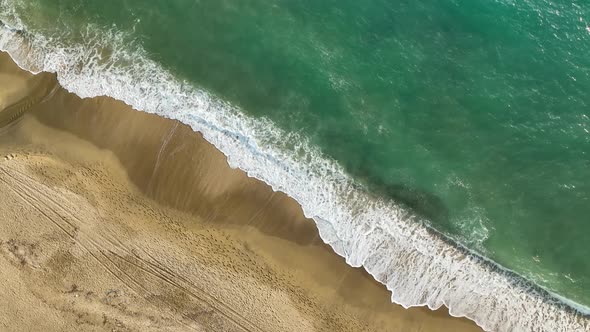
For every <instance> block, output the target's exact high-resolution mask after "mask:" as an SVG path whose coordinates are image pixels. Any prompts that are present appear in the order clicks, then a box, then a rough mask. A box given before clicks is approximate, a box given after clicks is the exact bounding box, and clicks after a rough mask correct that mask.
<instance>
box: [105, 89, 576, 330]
mask: <svg viewBox="0 0 590 332" xmlns="http://www.w3.org/2000/svg"><path fill="white" fill-rule="evenodd" d="M99 98H100V97H99ZM126 102H127V101H126ZM131 104H133V103H131ZM179 116H180V118H182V116H183V115H179ZM183 122H185V121H183ZM193 128H194V127H193ZM193 130H198V129H193ZM210 139H211V137H209V138H208V139H207V140H210ZM226 148H229V147H227V146H226ZM230 157H231V156H230ZM230 157H228V158H229V159H230V160H229V161H230V163H231V164H232V167H240V164H237V165H236V163H235V161H234V162H232V160H231V158H230ZM248 175H249V176H252V177H255V178H261V175H260V174H257V173H255V172H254V173H252V172H250V173H249V174H248ZM262 178H263V180H264V177H262ZM261 181H262V180H261ZM273 189H275V188H273ZM275 190H276V191H282V190H281V188H280V187H279V188H276V189H275ZM295 200H296V199H295ZM379 208H380V207H379V206H377V207H376V209H379ZM314 219H315V221H316V222H322V223H323V224H325V223H327V222H326V221H325V220H323V221H322V220H321V218H314ZM332 226H334V225H331V226H330V225H323V226H322V225H320V233H322V232H323V234H324V235H323V236H324V238H325V239H326V242H327V243H329V245H331V246H332V247H333V248H334V250H336V252H337V253H338V254H339V255H341V256H347V255H346V254H345V253H346V249H345V248H343V247H342V246H343V244H342V243H341V242H342V241H341V239H340V238H338V237H337V236H336V237H334V236H335V235H334V234H332V231H333V229H330V228H329V227H332ZM326 227H328V228H326ZM415 231H416V230H412V229H402V232H400V234H396V235H395V236H397V237H400V236H401V237H404V235H408V234H411V235H413V234H414V232H415ZM423 231H424V230H420V232H423ZM427 232H429V233H431V232H432V230H427ZM404 233H407V234H404ZM435 235H436V236H437V241H442V242H445V243H447V244H448V243H449V241H450V240H449V239H446V238H444V237H442V236H440V234H435ZM391 236H393V235H391ZM418 237H419V239H418V240H420V241H424V240H423V239H424V238H432V237H433V234H429V235H426V234H424V233H421V234H419V235H418ZM410 238H411V236H410ZM392 242H394V241H392ZM452 246H453V248H454V249H453V250H455V251H457V252H456V253H454V254H452V255H463V256H467V257H463V258H462V259H461V260H465V258H467V260H468V261H470V264H481V263H485V264H490V265H492V267H493V268H495V269H498V268H500V269H501V267H498V266H497V264H495V263H490V262H489V261H487V260H486V259H485V258H481V257H479V256H476V257H469V256H470V255H472V253H470V252H469V253H468V254H467V255H466V254H465V252H463V251H464V250H466V249H465V248H461V246H458V245H457V244H452ZM462 250H463V251H462ZM371 258H372V257H356V258H354V259H352V260H351V258H350V257H347V262H348V263H349V265H351V266H357V265H363V264H364V263H365V262H366V261H367V260H369V261H370V260H371ZM452 259H453V258H452V257H451V260H452ZM424 268H425V267H424ZM482 270H483V271H487V272H485V273H494V274H499V275H501V276H499V277H502V276H504V275H508V276H511V277H512V273H511V272H510V271H509V270H506V269H503V270H502V272H501V273H500V272H498V271H495V272H490V267H489V266H486V267H485V268H483V269H482ZM415 271H416V273H420V272H419V271H421V270H420V269H416V270H415ZM369 273H370V274H371V275H374V277H375V279H376V280H379V281H380V282H382V283H384V284H387V285H388V289H390V290H391V291H392V293H394V294H393V296H394V297H395V296H396V293H397V296H399V293H400V291H399V290H400V288H395V287H394V286H396V284H395V282H394V281H393V280H392V279H391V277H390V276H387V275H385V276H382V275H381V273H379V272H377V273H371V272H369ZM445 273H446V272H445ZM474 273H476V271H474ZM517 276H518V278H520V279H518V280H510V278H508V277H506V278H504V277H505V276H504V277H502V278H501V279H502V280H500V281H499V283H500V284H499V286H502V285H505V284H510V285H512V286H514V285H515V284H516V285H517V286H516V288H517V291H519V292H521V291H522V293H521V294H525V296H527V297H531V298H533V299H535V300H534V301H532V302H539V301H541V302H542V303H544V304H545V305H546V306H547V308H548V309H547V310H554V309H556V310H566V311H567V312H569V315H572V314H573V315H574V316H577V318H576V317H573V318H572V319H573V321H571V320H570V322H573V323H575V324H580V326H583V325H584V324H585V323H584V322H585V320H584V319H585V317H580V316H578V315H579V314H582V313H578V311H577V310H576V309H572V308H570V307H569V306H567V305H565V304H555V303H550V302H551V300H552V299H554V298H555V297H553V296H551V294H549V293H548V292H546V291H544V290H542V288H540V287H537V286H535V287H537V288H533V290H532V291H533V293H534V294H532V295H531V294H528V293H527V292H529V291H530V289H525V286H526V287H528V286H531V285H530V284H526V285H522V284H519V281H520V280H524V278H522V277H520V276H519V275H517ZM480 277H481V276H480ZM486 277H489V276H486ZM495 277H498V276H495ZM433 278H434V279H436V276H433ZM469 278H471V277H469ZM434 279H433V280H434ZM469 280H471V279H469ZM404 282H405V283H408V282H411V279H407V280H405V281H404ZM425 283H428V281H426V282H425ZM527 283H528V282H527ZM456 284H461V283H460V282H456ZM467 284H468V283H467ZM392 285H393V286H392ZM390 287H392V288H390ZM424 291H426V292H431V291H432V290H431V289H428V288H425V289H424ZM434 291H435V292H436V293H438V292H439V291H438V290H434ZM539 293H540V294H539ZM544 295H549V296H550V297H551V298H547V297H546V296H544ZM423 296H428V295H423ZM394 297H392V301H394V302H396V303H402V304H403V303H408V302H410V304H409V305H407V307H412V306H417V305H428V306H429V307H430V308H439V307H440V306H442V305H445V306H447V307H451V310H450V312H451V315H456V316H466V317H469V314H466V313H465V312H464V310H465V308H468V306H458V305H457V303H455V304H452V305H449V304H448V303H447V301H445V299H444V298H443V299H434V301H435V302H434V303H433V302H429V301H426V302H419V303H414V302H415V300H414V299H409V301H408V299H404V298H399V297H398V298H394ZM538 297H541V300H539V299H538ZM429 300H430V299H429ZM452 300H454V301H455V302H456V301H458V300H464V299H461V298H457V299H455V298H452ZM506 306H511V304H508V305H506ZM554 306H555V307H554ZM404 307H406V305H404ZM457 308H458V309H457ZM551 308H553V309H551ZM528 309H531V310H532V311H535V310H534V309H532V308H528ZM497 310H500V308H498V309H497ZM472 319H474V320H476V321H478V324H480V325H481V324H483V325H485V326H487V328H488V329H491V328H492V327H490V325H488V323H485V322H483V321H481V319H482V318H481V317H480V318H474V317H472ZM568 320H569V318H568ZM576 321H577V323H576ZM497 323H498V322H495V324H497ZM501 323H503V324H508V325H507V326H512V324H516V322H501ZM521 323H523V322H521ZM529 323H530V322H529ZM524 324H526V322H524ZM491 326H493V327H494V328H497V327H496V326H495V325H491Z"/></svg>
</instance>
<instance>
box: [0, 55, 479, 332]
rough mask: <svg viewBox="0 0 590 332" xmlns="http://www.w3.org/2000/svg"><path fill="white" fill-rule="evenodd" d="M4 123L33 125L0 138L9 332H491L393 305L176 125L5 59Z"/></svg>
mask: <svg viewBox="0 0 590 332" xmlns="http://www.w3.org/2000/svg"><path fill="white" fill-rule="evenodd" d="M27 98H29V99H28V101H27V102H25V103H23V100H25V99H27ZM19 102H20V103H19ZM11 105H12V106H11ZM7 106H8V108H7ZM0 109H5V110H8V111H11V110H12V111H11V112H13V113H15V114H16V115H20V114H21V113H23V112H24V111H28V112H25V113H24V115H22V116H20V117H19V118H18V119H17V120H16V121H12V122H11V123H10V125H8V126H5V127H3V128H0V197H1V202H0V280H1V282H0V330H1V331H191V330H194V331H298V332H299V331H478V330H480V329H479V328H478V327H477V326H476V325H475V324H474V323H472V322H470V321H468V320H465V319H458V318H453V317H450V316H449V315H448V314H447V313H446V311H444V310H439V311H436V312H433V311H430V310H428V309H425V308H413V309H409V310H406V309H403V308H402V307H401V306H398V305H395V304H391V303H390V300H389V296H390V294H389V292H388V291H387V290H386V289H385V287H384V286H382V285H381V284H378V283H377V282H375V281H374V280H373V279H372V278H371V276H369V275H368V274H367V273H366V272H365V271H364V270H362V269H355V268H352V267H350V266H348V265H346V264H345V262H344V260H343V259H342V258H341V257H339V256H337V255H336V254H334V253H333V252H332V251H331V249H330V248H329V247H328V246H326V245H325V244H323V243H322V242H321V239H319V237H318V232H317V230H316V228H315V226H314V224H313V222H312V221H311V220H307V219H305V217H304V216H303V213H302V211H301V208H300V207H299V205H298V204H297V203H296V202H295V201H293V200H292V199H290V198H289V197H287V196H286V195H284V194H282V193H276V192H273V191H272V190H271V189H270V187H269V186H267V185H266V184H264V183H262V182H260V181H258V180H255V179H252V178H248V177H247V176H246V175H245V174H244V173H243V172H242V171H239V170H235V169H231V168H230V167H229V166H228V165H227V162H226V160H225V157H224V156H223V155H222V154H221V153H220V152H219V151H217V150H216V149H215V148H214V147H213V146H211V145H210V144H209V143H207V142H206V141H205V140H204V139H203V138H202V137H201V136H200V135H199V134H197V133H194V132H192V131H191V130H190V129H189V128H188V127H186V126H184V125H182V124H180V123H178V122H176V121H172V120H167V119H163V118H160V117H157V116H154V115H149V114H145V113H142V112H138V111H134V110H131V109H130V108H129V107H127V106H126V105H124V104H122V103H119V102H117V101H114V100H111V99H109V98H94V99H86V100H81V99H80V98H78V97H77V96H74V95H71V94H69V93H67V92H65V91H64V90H63V89H61V88H59V87H58V86H57V85H56V84H55V79H54V77H53V75H50V74H41V75H38V76H32V75H30V74H28V73H25V72H23V71H21V70H19V69H18V68H17V67H16V66H15V65H14V64H13V63H12V61H11V60H10V59H9V58H8V56H7V55H6V54H0ZM15 109H16V110H18V112H15V111H14V110H15ZM3 112H4V115H3ZM5 115H6V111H0V120H1V119H2V117H3V116H5Z"/></svg>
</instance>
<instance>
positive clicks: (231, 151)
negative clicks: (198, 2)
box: [0, 0, 590, 331]
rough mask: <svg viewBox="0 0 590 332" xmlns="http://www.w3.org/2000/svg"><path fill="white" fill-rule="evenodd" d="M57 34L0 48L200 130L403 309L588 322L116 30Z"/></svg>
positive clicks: (8, 38) (501, 325) (549, 323)
mask: <svg viewBox="0 0 590 332" xmlns="http://www.w3.org/2000/svg"><path fill="white" fill-rule="evenodd" d="M10 4H11V3H8V1H6V0H0V9H7V10H6V11H5V13H12V14H13V16H14V17H13V19H17V18H18V17H17V16H16V15H14V13H15V12H14V11H9V10H8V9H10ZM15 22H16V21H15ZM19 24H22V23H19ZM21 28H22V27H19V29H21ZM25 30H26V29H25ZM64 39H65V38H60V37H59V36H52V37H51V38H48V37H43V36H42V35H40V34H38V33H35V32H34V31H33V32H28V33H22V32H19V30H18V29H15V28H8V27H6V26H4V27H0V49H2V50H4V51H7V52H9V53H10V54H11V56H12V57H13V58H14V59H15V60H16V61H17V63H18V64H19V65H20V66H21V67H22V68H24V69H27V70H29V71H32V72H40V71H48V72H55V73H57V74H58V79H59V81H60V83H61V84H62V86H63V87H64V88H66V89H67V90H69V91H71V92H73V93H76V94H77V95H79V96H80V97H83V98H84V97H95V96H103V95H106V96H110V97H113V98H115V99H119V100H121V101H123V102H125V103H127V104H129V105H131V106H132V107H134V108H135V109H138V110H142V111H145V112H149V113H155V114H158V115H160V116H163V117H166V118H172V119H177V120H179V121H181V122H183V123H185V124H187V125H189V126H191V127H192V129H193V130H195V131H199V132H201V133H202V134H203V136H204V137H205V139H207V140H208V141H209V142H211V143H212V144H214V145H215V146H216V147H217V148H218V149H219V150H221V151H222V152H223V153H224V154H225V155H226V156H227V159H228V163H229V164H230V166H232V167H238V168H240V169H242V170H244V171H246V172H247V174H248V175H249V176H251V177H255V178H258V179H260V180H262V181H264V182H266V183H268V184H269V185H271V186H272V188H273V189H274V190H277V191H282V192H285V193H286V194H288V195H289V196H291V197H293V198H294V199H296V200H297V201H298V202H299V203H300V204H301V206H302V207H303V210H304V213H305V215H306V216H307V217H308V218H312V219H313V220H314V221H315V222H316V223H317V226H318V229H319V232H320V235H321V237H322V239H323V240H324V241H325V242H326V243H328V244H329V245H330V246H331V247H332V248H333V249H334V251H335V252H336V253H338V254H339V255H341V256H343V257H345V259H346V262H347V263H348V264H349V265H351V266H355V267H359V266H364V268H365V269H366V270H367V271H368V272H369V273H370V274H371V275H373V276H374V277H375V279H376V280H378V281H379V282H381V283H383V284H385V285H386V286H387V288H388V289H389V290H390V291H391V293H392V297H391V299H392V301H393V302H395V303H398V304H401V305H402V306H404V307H406V308H407V307H412V306H424V305H427V306H428V307H429V308H431V309H437V308H440V307H441V306H442V305H446V306H447V307H449V310H450V313H451V315H453V316H465V317H468V318H470V319H472V320H474V321H475V322H477V323H478V324H479V325H480V326H482V327H483V328H484V329H486V330H498V331H588V330H589V329H590V324H589V320H588V318H587V317H584V316H583V315H582V314H581V313H580V312H577V311H575V310H573V309H571V308H570V307H568V306H566V305H565V304H564V303H563V302H561V301H558V300H557V298H556V297H553V296H550V294H548V293H547V292H545V291H543V290H541V289H540V288H538V287H536V286H533V285H532V284H531V283H529V282H526V281H525V280H524V279H522V278H519V277H517V276H516V275H515V274H514V273H511V272H510V271H507V270H504V269H501V268H499V267H498V266H497V265H494V264H493V263H491V262H489V261H486V260H484V259H483V258H481V257H478V256H476V255H474V254H473V253H470V252H468V251H467V250H466V249H464V248H461V247H459V246H457V245H454V244H451V243H450V242H449V241H447V240H445V239H443V238H442V237H441V236H440V235H437V234H436V233H434V232H433V231H431V230H429V229H428V228H426V227H425V226H424V225H423V223H421V222H419V220H418V219H417V217H416V216H414V215H412V214H411V213H410V212H409V211H407V210H404V209H402V208H401V207H399V206H397V205H395V204H394V203H392V202H390V201H386V200H384V199H381V198H378V197H373V196H371V195H370V194H369V193H367V192H365V191H363V190H362V189H361V188H360V187H359V186H358V185H357V184H355V182H354V181H353V180H352V179H351V178H350V177H349V176H347V175H346V173H345V172H344V171H343V169H342V168H341V167H340V166H339V165H338V164H337V163H336V162H334V161H333V160H330V159H328V158H326V157H325V156H323V155H322V154H321V153H320V152H319V151H318V150H317V149H315V148H314V147H312V146H311V145H310V144H309V143H308V142H307V141H306V140H305V139H304V138H302V137H299V136H298V135H296V134H293V133H286V132H283V131H282V130H280V129H279V128H277V127H276V126H275V125H273V124H272V123H271V122H270V121H268V120H265V119H253V118H250V117H248V116H246V115H245V114H244V113H243V112H241V111H240V110H239V109H238V108H236V107H234V106H232V105H230V104H228V103H226V102H223V101H222V100H220V99H219V98H215V97H214V96H212V95H211V94H209V93H207V92H205V91H203V90H200V89H198V88H195V87H194V86H193V85H191V84H189V83H188V82H184V81H181V80H179V79H177V78H176V77H174V76H173V75H172V74H171V73H169V72H168V71H166V70H164V69H163V68H162V67H161V66H160V65H159V64H158V63H156V62H154V61H152V60H150V59H149V58H148V57H147V56H146V54H145V53H144V52H143V51H142V50H141V48H139V47H134V48H133V49H134V50H133V51H131V50H130V49H131V48H130V47H128V45H127V44H126V40H125V39H126V38H125V36H123V35H122V34H121V33H119V32H117V31H115V30H111V31H105V30H100V29H95V28H92V27H89V29H87V31H86V32H85V33H84V34H83V38H82V40H83V41H82V42H81V43H78V44H65V43H64V42H63V40H64ZM293 142H296V143H293ZM293 151H297V152H298V153H293Z"/></svg>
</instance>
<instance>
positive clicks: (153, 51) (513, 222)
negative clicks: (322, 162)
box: [0, 0, 590, 307]
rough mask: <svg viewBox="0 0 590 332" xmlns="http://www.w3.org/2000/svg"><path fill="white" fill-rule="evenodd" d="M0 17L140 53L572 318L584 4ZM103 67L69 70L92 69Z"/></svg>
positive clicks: (585, 48)
mask: <svg viewBox="0 0 590 332" xmlns="http://www.w3.org/2000/svg"><path fill="white" fill-rule="evenodd" d="M8 3H10V8H16V11H15V12H9V11H6V12H5V14H4V17H0V18H1V19H2V20H4V21H7V22H11V20H12V21H15V17H18V18H20V20H22V22H21V23H22V24H24V25H26V26H27V27H28V29H29V30H31V31H34V32H35V33H38V34H41V35H44V36H46V37H47V38H52V39H50V43H60V44H68V43H72V44H75V43H84V40H85V39H86V38H89V37H88V36H89V35H92V34H95V33H96V32H95V31H102V32H103V33H104V34H106V35H111V36H117V38H119V39H118V40H119V44H118V45H123V46H122V47H127V48H128V51H129V52H134V51H135V50H136V49H138V48H141V49H142V50H143V51H142V52H143V53H142V54H144V55H145V56H146V57H148V58H149V59H150V60H151V61H154V62H155V63H157V64H159V65H160V66H161V67H162V68H164V69H165V70H167V71H169V72H170V73H172V74H173V75H174V76H176V77H177V78H179V79H180V80H185V81H186V82H188V84H191V85H193V86H195V87H198V88H201V89H204V90H206V91H209V92H210V93H212V94H214V95H215V96H217V98H219V99H221V100H224V101H227V102H229V103H231V104H233V105H236V106H237V107H239V109H240V110H241V111H242V112H244V113H245V114H247V115H248V116H249V118H253V119H259V120H261V121H262V119H264V121H266V120H270V122H271V123H273V124H274V126H276V127H277V128H279V129H281V130H282V132H286V133H291V134H293V136H290V137H300V138H303V139H305V140H306V141H307V143H308V144H309V146H311V147H313V149H315V150H318V151H320V152H321V154H322V156H323V158H325V159H327V160H333V161H335V162H336V163H337V164H338V165H340V166H341V167H342V169H343V170H344V172H345V174H346V175H347V176H349V177H351V178H352V179H353V180H354V182H355V183H357V184H359V185H360V186H362V187H363V188H364V190H366V191H368V192H371V193H372V194H373V195H377V196H380V197H382V198H386V199H387V200H392V201H393V202H395V203H396V204H398V205H400V206H402V207H404V208H406V209H408V210H409V211H412V212H413V213H415V214H416V215H418V216H420V218H419V219H420V220H423V221H424V222H425V223H426V224H427V225H429V226H430V227H432V228H434V229H435V230H437V231H439V232H441V233H442V234H445V235H446V236H447V237H449V238H451V239H453V240H454V241H455V242H457V243H460V244H461V245H463V246H465V247H467V248H469V249H471V250H473V251H475V252H477V253H478V254H480V255H482V256H484V257H487V258H489V259H491V260H493V261H494V262H497V263H498V264H500V265H501V266H503V267H505V268H508V269H510V270H512V271H515V272H516V273H517V274H519V275H521V276H523V277H525V278H526V279H528V280H530V281H532V282H534V283H535V284H537V285H539V286H541V287H543V288H544V289H546V290H549V291H550V292H553V293H556V294H558V295H560V296H562V297H564V298H567V299H569V300H571V301H574V302H576V303H578V304H579V305H582V306H587V307H590V258H589V257H590V245H589V243H590V94H589V91H590V6H589V5H588V3H586V2H583V1H574V2H566V1H554V2H551V1H543V0H529V1H510V0H496V1H494V0H474V1H466V2H459V1H451V0H442V1H432V0H424V1H391V0H387V1H386V0H367V1H358V0H357V1H353V0H338V1H335V0H299V1H294V0H264V1H263V0H243V1H236V0H196V1H193V0H169V1H156V0H119V1H106V0H101V1H98V0H22V1H13V2H12V1H5V6H8V5H6V4H8ZM5 8H8V7H5ZM587 21H588V22H587ZM15 24H16V23H15ZM101 47H102V46H101ZM66 52H67V51H66ZM109 52H112V50H111V51H108V50H106V51H105V50H104V49H101V51H100V52H98V55H97V54H94V53H93V52H89V53H88V55H87V56H88V59H87V60H88V61H90V59H91V58H98V60H97V61H98V63H101V61H102V62H104V63H107V62H108V57H109ZM78 65H80V66H84V65H85V64H84V63H79V64H78ZM110 65H119V66H126V65H129V66H132V65H133V63H123V62H119V63H114V64H109V66H110ZM165 102H166V101H165V100H164V101H163V103H165ZM211 112H214V110H212V111H211ZM258 135H262V136H264V133H262V134H260V132H259V133H258ZM276 144H277V146H280V148H281V149H282V150H283V151H286V152H285V153H287V154H292V155H297V154H298V153H300V151H299V150H298V149H300V146H299V145H298V144H296V143H295V142H276ZM315 150H314V151H315ZM299 161H300V162H302V163H304V162H305V158H301V159H299ZM414 222H419V221H414Z"/></svg>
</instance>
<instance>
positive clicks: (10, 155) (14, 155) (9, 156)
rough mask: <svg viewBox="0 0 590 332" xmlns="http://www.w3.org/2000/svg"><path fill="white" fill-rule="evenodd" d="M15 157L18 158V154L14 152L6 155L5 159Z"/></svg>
mask: <svg viewBox="0 0 590 332" xmlns="http://www.w3.org/2000/svg"><path fill="white" fill-rule="evenodd" d="M14 158H16V154H14V153H11V154H9V155H6V156H4V160H12V159H14Z"/></svg>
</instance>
